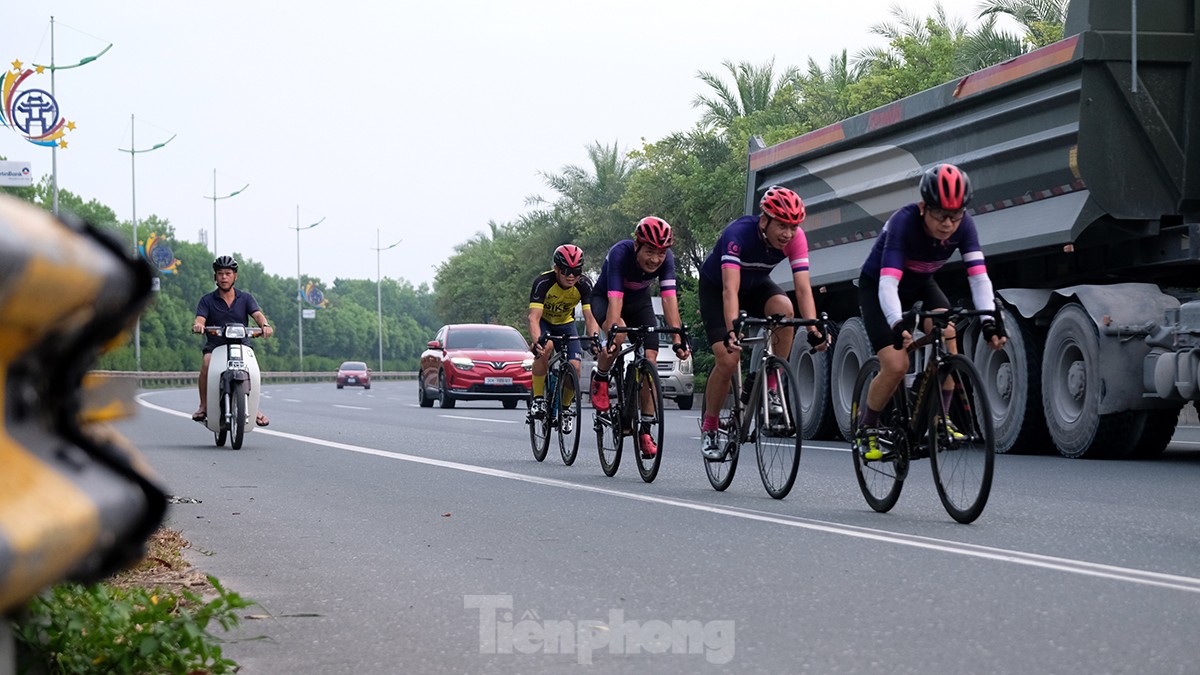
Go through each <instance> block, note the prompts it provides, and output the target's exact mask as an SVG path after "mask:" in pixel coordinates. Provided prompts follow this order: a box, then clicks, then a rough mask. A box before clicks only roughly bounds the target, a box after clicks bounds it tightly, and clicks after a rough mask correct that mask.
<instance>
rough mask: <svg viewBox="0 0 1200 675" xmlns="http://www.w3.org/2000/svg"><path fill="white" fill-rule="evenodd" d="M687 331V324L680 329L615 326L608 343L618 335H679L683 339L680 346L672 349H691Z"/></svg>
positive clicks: (609, 332) (610, 331) (673, 346)
mask: <svg viewBox="0 0 1200 675" xmlns="http://www.w3.org/2000/svg"><path fill="white" fill-rule="evenodd" d="M687 330H688V327H687V324H684V325H682V326H680V327H679V328H673V327H671V326H617V325H613V326H610V327H609V329H608V341H609V342H610V343H611V342H612V341H613V338H615V337H616V336H617V335H619V334H621V333H625V334H628V335H638V336H644V335H656V334H666V335H678V336H680V337H681V338H683V339H682V340H681V341H680V343H679V345H678V346H676V345H672V349H688V348H689V347H688V334H687Z"/></svg>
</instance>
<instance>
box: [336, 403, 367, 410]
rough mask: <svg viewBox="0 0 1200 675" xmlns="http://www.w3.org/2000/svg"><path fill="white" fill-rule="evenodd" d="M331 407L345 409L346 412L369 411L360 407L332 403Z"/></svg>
mask: <svg viewBox="0 0 1200 675" xmlns="http://www.w3.org/2000/svg"><path fill="white" fill-rule="evenodd" d="M333 407H335V408H346V409H348V410H370V408H364V407H362V406H361V405H342V404H341V403H334V404H333Z"/></svg>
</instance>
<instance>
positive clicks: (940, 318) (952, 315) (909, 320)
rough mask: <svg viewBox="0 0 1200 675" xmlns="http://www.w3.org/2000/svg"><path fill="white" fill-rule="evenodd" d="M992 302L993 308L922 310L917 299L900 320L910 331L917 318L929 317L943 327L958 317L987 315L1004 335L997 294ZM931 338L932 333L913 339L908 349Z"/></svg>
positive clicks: (910, 349) (1002, 318) (923, 343)
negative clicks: (993, 303)
mask: <svg viewBox="0 0 1200 675" xmlns="http://www.w3.org/2000/svg"><path fill="white" fill-rule="evenodd" d="M994 302H995V305H996V308H995V309H967V308H966V307H962V306H958V307H952V308H950V309H935V310H930V311H924V310H922V308H921V307H922V304H923V303H922V302H921V301H919V300H918V301H917V302H915V303H913V306H912V309H910V310H908V311H907V312H905V313H904V314H903V315H901V318H900V322H901V323H902V324H903V325H904V328H905V329H906V330H908V331H909V332H910V333H911V332H912V331H913V330H914V329H915V328H916V322H917V321H918V320H924V319H931V320H932V321H933V325H934V326H936V327H938V328H939V329H945V328H946V327H947V326H949V325H950V324H951V323H954V322H956V321H957V320H958V319H968V318H971V317H975V316H987V317H991V319H992V320H993V321H995V322H996V328H997V329H998V330H999V331H1000V334H1001V335H1004V334H1005V332H1004V317H1003V316H1002V315H1001V313H1000V307H1001V304H1000V296H999V295H997V296H996V297H995V301H994ZM932 340H933V337H932V334H930V335H927V336H925V337H922V338H921V339H920V340H914V341H913V342H912V343H911V344H909V346H908V351H912V350H914V349H919V348H921V347H924V346H925V345H927V344H929V343H930V342H931V341H932Z"/></svg>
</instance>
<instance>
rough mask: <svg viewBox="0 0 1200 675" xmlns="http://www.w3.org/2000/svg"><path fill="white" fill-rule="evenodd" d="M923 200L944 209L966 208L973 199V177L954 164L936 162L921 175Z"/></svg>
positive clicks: (928, 205) (929, 204) (932, 206)
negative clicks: (968, 176) (969, 176)
mask: <svg viewBox="0 0 1200 675" xmlns="http://www.w3.org/2000/svg"><path fill="white" fill-rule="evenodd" d="M921 200H922V201H924V202H925V206H927V207H929V208H934V209H942V210H943V211H957V210H958V209H965V208H966V207H967V204H968V203H970V201H971V179H970V178H967V172H965V171H963V170H962V169H960V168H958V167H957V166H954V165H953V164H934V165H933V166H931V167H929V168H928V169H926V170H925V174H924V175H922V176H921Z"/></svg>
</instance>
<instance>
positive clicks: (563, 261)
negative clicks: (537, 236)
mask: <svg viewBox="0 0 1200 675" xmlns="http://www.w3.org/2000/svg"><path fill="white" fill-rule="evenodd" d="M554 266H555V267H559V268H561V269H564V270H569V269H577V268H581V267H583V249H581V248H579V247H578V246H576V245H575V244H563V245H562V246H559V247H558V248H556V249H554Z"/></svg>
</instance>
